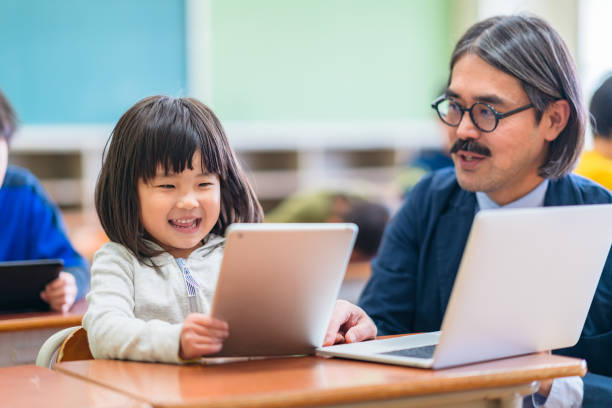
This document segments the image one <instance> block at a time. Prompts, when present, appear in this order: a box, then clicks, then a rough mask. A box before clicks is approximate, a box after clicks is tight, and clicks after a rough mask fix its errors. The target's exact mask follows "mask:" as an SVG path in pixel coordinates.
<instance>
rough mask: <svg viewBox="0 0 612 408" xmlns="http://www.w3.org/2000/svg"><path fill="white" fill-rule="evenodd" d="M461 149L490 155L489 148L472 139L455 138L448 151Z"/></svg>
mask: <svg viewBox="0 0 612 408" xmlns="http://www.w3.org/2000/svg"><path fill="white" fill-rule="evenodd" d="M459 150H463V151H464V152H468V153H476V154H479V155H481V156H486V157H491V150H489V148H488V147H485V146H482V145H480V144H478V142H477V141H475V140H474V139H457V141H455V143H453V146H452V147H451V148H450V153H457V152H458V151H459Z"/></svg>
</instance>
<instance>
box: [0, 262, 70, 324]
mask: <svg viewBox="0 0 612 408" xmlns="http://www.w3.org/2000/svg"><path fill="white" fill-rule="evenodd" d="M63 266H64V263H63V261H62V260H61V259H39V260H34V261H14V262H0V279H1V280H2V284H1V285H0V311H13V312H14V311H24V312H26V311H27V312H32V311H37V310H48V309H49V305H48V304H47V303H46V302H44V301H43V300H42V299H41V298H40V292H42V291H43V290H44V288H45V286H46V285H47V283H49V282H51V281H52V280H54V279H55V278H57V277H58V275H59V273H60V271H61V269H62V267H63Z"/></svg>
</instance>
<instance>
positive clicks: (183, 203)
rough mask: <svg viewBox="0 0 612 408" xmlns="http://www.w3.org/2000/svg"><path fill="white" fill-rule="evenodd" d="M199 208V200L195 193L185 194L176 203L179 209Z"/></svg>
mask: <svg viewBox="0 0 612 408" xmlns="http://www.w3.org/2000/svg"><path fill="white" fill-rule="evenodd" d="M197 206H198V200H197V198H196V196H195V195H194V194H193V192H188V193H185V194H183V195H182V196H181V198H180V199H179V200H178V202H177V203H176V207H177V208H181V209H185V210H189V209H191V208H195V207H197Z"/></svg>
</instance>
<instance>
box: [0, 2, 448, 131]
mask: <svg viewBox="0 0 612 408" xmlns="http://www.w3.org/2000/svg"><path fill="white" fill-rule="evenodd" d="M187 1H189V0H187ZM449 2H450V0H430V1H427V2H423V1H418V0H411V1H407V0H381V1H377V2H371V1H369V0H292V1H284V0H257V1H243V0H194V1H192V4H197V5H198V7H200V8H202V7H203V8H204V9H205V10H206V13H207V15H202V16H199V15H196V16H195V18H193V19H192V25H193V24H195V25H197V26H198V30H195V31H194V30H192V31H191V33H196V34H195V35H196V36H197V38H188V36H189V33H190V32H189V30H186V15H185V13H186V2H185V1H184V0H130V1H123V0H106V1H82V0H61V1H47V0H3V1H2V2H0V61H2V64H0V87H1V88H2V89H3V91H4V92H5V93H6V94H7V95H8V97H9V99H10V100H11V101H12V102H13V104H14V106H15V108H16V110H17V111H18V112H19V115H20V117H21V119H22V121H23V123H25V124H87V123H107V124H110V123H114V122H115V121H116V120H117V119H118V117H119V115H120V114H121V113H122V112H123V111H125V109H127V108H128V107H129V106H131V105H132V104H133V103H134V102H135V101H136V100H138V99H140V98H142V97H144V96H147V95H151V94H156V93H168V94H173V95H186V94H193V93H194V88H193V86H192V84H190V83H188V80H187V74H186V71H187V69H188V66H189V64H190V63H192V61H190V60H189V58H190V55H193V53H190V52H189V51H188V50H187V47H188V46H193V47H207V48H208V50H207V52H206V53H204V54H203V55H204V57H203V58H205V59H206V61H205V62H204V65H205V67H206V69H205V70H200V71H197V72H195V73H194V75H195V76H196V78H197V80H198V81H200V82H201V81H205V82H207V83H206V84H205V86H206V87H208V89H209V93H208V95H207V97H209V98H210V99H209V100H207V102H208V103H210V104H211V105H212V107H213V108H214V109H215V110H216V111H217V112H218V113H219V115H220V116H221V118H222V119H223V120H231V121H248V120H264V121H265V120H270V121H287V120H289V121H291V120H303V121H321V120H336V121H346V120H366V121H377V120H389V119H406V118H427V117H429V115H430V113H431V112H430V109H429V106H428V103H429V102H430V100H432V99H433V96H434V94H435V92H436V91H437V90H438V89H439V87H440V84H441V83H442V82H444V81H445V80H446V76H447V61H448V55H449V53H450V49H451V47H452V44H451V41H450V40H449V28H448V27H449V20H450V15H449V11H448V10H449ZM187 18H189V16H187ZM202 26H205V27H202ZM202 32H205V33H207V36H201V33H202ZM197 33H199V34H197ZM200 37H202V38H200ZM200 66H202V64H200ZM207 70H208V71H209V72H205V71H207ZM198 96H201V95H198Z"/></svg>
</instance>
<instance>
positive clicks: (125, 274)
mask: <svg viewBox="0 0 612 408" xmlns="http://www.w3.org/2000/svg"><path fill="white" fill-rule="evenodd" d="M223 240H224V239H223V238H222V237H219V236H211V238H210V239H209V240H208V242H207V243H206V244H205V245H204V246H202V247H201V248H198V249H196V250H195V251H193V252H192V253H191V254H190V255H189V258H187V260H186V262H187V267H188V268H189V270H190V272H191V274H192V276H193V278H194V279H195V280H196V281H197V283H198V284H199V286H200V288H199V289H197V296H196V299H197V301H196V305H197V306H196V308H197V310H196V311H197V312H199V313H204V314H208V313H209V312H210V307H211V302H212V298H213V295H214V291H215V287H216V284H217V278H218V276H219V268H220V266H221V258H222V255H223V245H222V244H223ZM152 260H153V262H154V263H155V264H156V265H158V266H159V267H158V268H157V269H155V268H152V267H149V266H146V265H143V264H141V263H139V262H138V260H137V259H136V257H134V255H133V254H132V253H131V252H130V251H129V250H127V249H126V248H125V247H124V246H122V245H120V244H117V243H113V242H110V243H108V244H106V245H104V246H103V247H102V248H100V250H98V251H97V252H96V254H95V255H94V260H93V264H92V267H91V291H90V292H89V294H88V295H87V301H88V303H89V307H88V309H87V312H86V313H85V316H84V317H83V326H84V327H85V329H86V330H87V337H88V339H89V347H90V348H91V352H92V354H93V355H94V357H95V358H117V359H128V360H141V361H158V362H167V363H178V362H180V359H179V356H178V352H179V339H180V332H181V328H182V324H183V321H184V319H185V317H186V316H187V315H188V314H189V313H190V312H191V311H190V306H189V300H188V298H187V287H186V283H185V279H184V277H183V272H182V271H181V269H180V268H179V266H178V264H177V263H176V260H175V259H174V258H173V257H172V255H170V254H169V253H163V254H161V255H159V256H157V257H154V258H152Z"/></svg>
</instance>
